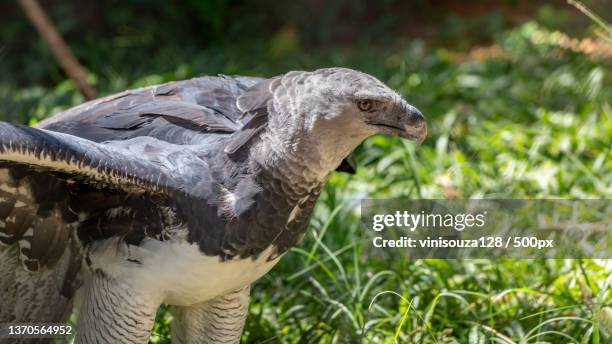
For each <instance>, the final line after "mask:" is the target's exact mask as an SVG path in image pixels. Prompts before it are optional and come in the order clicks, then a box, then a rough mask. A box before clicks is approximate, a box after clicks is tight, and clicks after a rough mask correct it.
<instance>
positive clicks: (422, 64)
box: [0, 22, 612, 344]
mask: <svg viewBox="0 0 612 344" xmlns="http://www.w3.org/2000/svg"><path fill="white" fill-rule="evenodd" d="M562 43H563V42H561V41H560V40H559V36H558V35H555V33H552V32H549V31H547V30H546V29H543V28H542V27H540V26H538V25H537V24H536V23H533V22H532V23H528V24H525V25H523V26H521V27H519V28H516V29H514V30H511V31H508V32H506V33H504V34H503V35H501V36H500V37H499V39H498V40H497V41H496V43H495V44H494V45H493V46H491V47H489V48H487V49H484V50H479V51H472V52H471V53H457V52H453V51H448V50H444V49H434V50H428V49H425V48H423V45H422V44H421V43H419V42H413V43H411V44H408V45H406V46H403V47H402V48H401V49H397V50H394V51H393V52H392V53H388V52H386V53H385V54H384V55H382V56H381V54H380V53H378V55H376V54H367V53H362V54H353V53H334V54H332V55H325V54H322V55H321V56H318V55H313V54H311V55H304V54H301V52H295V55H290V56H288V57H287V61H289V62H285V64H291V63H295V65H294V66H299V68H304V69H309V68H313V67H316V66H320V65H322V64H327V65H329V64H343V65H348V66H353V67H356V68H359V69H362V70H364V71H366V72H372V73H374V74H376V75H378V76H380V77H381V78H383V79H384V80H385V81H387V82H388V83H389V84H390V85H391V86H392V87H394V88H395V89H397V90H398V92H400V93H401V94H402V95H403V96H404V97H405V99H407V100H408V101H409V102H410V103H412V104H413V105H415V106H417V107H418V108H420V109H421V110H422V112H423V113H424V114H425V115H426V117H427V118H428V123H429V128H430V135H429V137H428V139H427V140H426V141H425V143H424V145H423V146H421V147H418V148H417V147H415V146H414V145H413V144H411V143H407V142H404V141H401V140H399V139H396V138H388V137H382V136H379V137H374V138H371V139H369V140H368V141H366V142H365V143H364V144H363V145H361V146H360V147H359V148H358V149H357V151H356V152H355V158H356V160H357V162H358V165H359V169H358V173H357V174H356V175H354V176H348V175H344V174H335V175H333V176H332V178H331V180H330V181H329V183H328V185H327V187H326V190H325V192H324V193H323V195H322V196H321V199H320V201H319V203H318V204H317V208H316V211H315V215H314V217H313V219H312V222H311V227H310V229H309V231H308V233H307V236H306V239H305V241H304V243H302V244H301V245H300V246H299V247H296V248H294V249H292V250H291V252H290V253H289V254H288V255H287V256H286V257H285V258H284V259H283V260H282V261H281V263H280V264H279V265H278V266H277V267H276V268H275V269H274V270H273V271H272V272H271V273H269V274H268V275H266V276H265V277H263V278H262V279H261V280H260V281H258V282H257V283H256V284H255V285H254V287H253V289H252V290H253V291H252V301H251V306H250V315H249V318H248V321H247V325H246V329H245V332H244V335H243V341H244V342H248V343H277V342H281V343H357V342H363V343H423V344H424V343H470V344H485V343H487V344H488V343H506V344H511V343H515V344H527V343H593V344H600V343H601V344H603V343H612V292H611V291H610V285H611V284H612V264H611V263H610V261H605V260H509V259H508V260H495V261H493V260H483V259H479V260H461V261H459V260H433V259H432V260H408V259H406V258H405V257H403V256H401V255H400V254H397V253H396V252H394V251H383V250H376V249H373V247H372V246H371V244H370V240H371V237H372V236H371V233H369V232H367V231H366V230H365V229H364V228H363V227H362V226H361V224H360V221H359V213H358V211H359V200H360V199H362V198H367V197H370V198H388V197H413V198H419V197H422V198H609V197H611V196H612V172H611V171H612V146H611V144H610V138H611V137H612V108H611V105H610V99H612V87H611V86H612V83H611V78H612V75H611V73H610V60H609V57H608V58H607V59H606V58H602V57H601V56H597V55H586V54H583V53H582V52H579V51H578V52H576V51H573V50H571V49H567V48H565V47H564V46H563V44H562ZM214 53H215V52H214V51H205V52H202V53H200V55H198V58H199V59H206V58H208V59H209V60H208V61H213V62H214V61H216V62H214V63H218V64H216V65H213V66H212V67H211V66H207V67H202V65H203V64H202V63H199V64H197V63H194V64H183V65H181V66H180V67H178V68H177V69H176V70H172V71H168V72H166V73H161V74H155V75H147V76H140V77H139V78H133V79H125V78H122V77H118V76H117V75H114V74H112V73H107V74H104V75H97V76H93V75H92V78H93V79H95V80H96V81H97V83H98V87H99V88H100V89H102V90H103V91H104V92H106V93H110V92H114V91H119V90H121V89H125V88H128V87H134V86H141V85H144V84H151V83H159V82H164V81H167V80H172V79H181V78H186V77H190V76H192V75H194V74H199V73H202V72H209V69H214V68H217V69H216V71H217V72H218V71H225V72H226V73H237V72H238V73H258V72H261V73H266V74H268V75H271V74H274V73H276V72H280V70H277V69H282V68H285V67H286V66H285V65H284V64H283V63H280V64H275V63H273V62H270V63H269V65H266V64H265V63H264V64H257V65H253V64H252V63H253V62H249V61H234V60H232V59H231V58H230V59H229V61H221V62H219V61H220V60H219V59H214V58H212V57H211V55H213V54H214ZM295 56H307V57H306V58H301V57H300V58H297V57H295ZM251 60H258V59H251ZM262 60H265V58H262ZM364 61H367V62H364ZM372 61H377V62H376V63H373V62H372ZM237 65H240V66H243V67H241V68H242V69H239V68H238V67H236V66H237ZM293 69H296V67H293ZM0 95H4V97H5V99H7V101H6V102H4V105H3V106H4V107H5V109H4V110H6V111H5V112H6V113H9V114H14V116H13V117H11V118H9V119H10V120H13V121H29V122H30V123H34V122H35V121H36V120H37V119H39V118H43V117H45V116H47V115H48V114H50V113H53V112H54V111H57V110H59V109H61V108H65V107H67V106H69V105H72V104H75V103H78V102H80V101H81V100H82V99H81V98H80V96H79V95H78V94H77V93H76V92H75V89H74V86H73V85H72V83H71V82H69V81H66V82H63V83H61V84H59V85H57V86H56V87H55V88H53V89H46V88H44V87H34V88H27V89H21V90H19V91H15V90H14V89H13V88H11V87H10V85H9V86H7V85H3V86H0ZM23 113H26V114H27V115H28V116H27V118H23V117H19V116H22V114H23ZM170 322H171V316H170V315H169V313H168V312H167V311H166V308H165V307H162V309H161V310H160V312H159V314H158V321H157V323H156V325H155V329H154V335H153V336H152V342H154V343H167V342H169V337H170V332H169V323H170Z"/></svg>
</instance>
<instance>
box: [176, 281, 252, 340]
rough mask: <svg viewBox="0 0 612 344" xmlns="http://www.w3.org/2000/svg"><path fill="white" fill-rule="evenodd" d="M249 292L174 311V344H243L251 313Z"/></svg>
mask: <svg viewBox="0 0 612 344" xmlns="http://www.w3.org/2000/svg"><path fill="white" fill-rule="evenodd" d="M249 290H250V286H246V287H244V288H242V289H240V290H238V291H236V292H233V293H229V294H226V295H223V296H219V297H217V298H214V299H212V300H210V301H206V302H203V303H199V304H196V305H193V306H189V307H173V311H172V313H173V315H174V317H175V319H174V321H173V322H172V343H173V344H179V343H181V344H182V343H198V344H204V343H206V344H209V343H239V342H240V336H241V335H242V330H243V329H244V323H245V321H246V318H247V315H248V312H249Z"/></svg>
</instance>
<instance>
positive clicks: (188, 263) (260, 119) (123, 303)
mask: <svg viewBox="0 0 612 344" xmlns="http://www.w3.org/2000/svg"><path fill="white" fill-rule="evenodd" d="M425 132H426V128H425V123H424V119H423V117H422V115H421V114H420V113H419V112H418V110H416V109H415V108H413V107H412V106H410V105H408V104H407V103H406V102H405V101H403V100H402V99H401V98H400V97H399V96H398V95H397V94H396V93H395V92H393V91H392V90H390V89H389V88H388V87H386V86H385V85H384V84H383V83H381V82H380V81H378V80H377V79H375V78H373V77H371V76H369V75H367V74H363V73H360V72H357V71H353V70H350V69H343V68H329V69H321V70H317V71H314V72H289V73H287V74H284V75H282V76H278V77H275V78H271V79H260V78H250V77H227V76H220V77H202V78H196V79H191V80H186V81H179V82H172V83H168V84H164V85H159V86H153V87H146V88H142V89H138V90H132V91H126V92H123V93H120V94H117V95H113V96H109V97H106V98H102V99H100V100H96V101H92V102H88V103H85V104H83V105H80V106H77V107H75V108H73V109H70V110H68V111H66V112H64V113H62V114H60V115H57V116H55V117H53V118H51V119H49V120H47V121H43V122H42V123H40V125H39V126H38V128H28V127H23V126H14V125H10V124H6V123H1V122H0V256H2V257H3V258H5V259H3V261H2V262H0V273H2V275H0V286H1V287H2V288H3V290H4V291H6V292H7V294H6V295H8V299H9V300H10V301H9V302H8V303H4V304H3V305H1V306H0V322H28V321H29V322H32V321H34V322H42V321H64V320H65V319H66V314H68V313H69V309H70V306H71V302H72V300H74V299H75V295H77V294H76V292H77V290H79V288H81V286H82V285H83V284H85V287H84V288H81V290H84V292H82V293H80V294H83V295H84V296H83V297H82V299H83V301H82V303H83V306H82V309H81V314H80V318H79V325H78V331H79V335H78V336H77V341H81V342H95V341H99V342H100V341H101V342H113V341H115V340H116V338H115V337H117V336H124V337H125V338H132V339H131V340H128V342H134V341H136V342H138V341H142V342H145V341H146V338H148V337H147V335H148V331H149V330H150V326H151V324H152V321H153V320H154V315H155V310H156V309H157V306H158V305H159V304H160V303H162V302H166V303H169V304H172V305H176V306H177V307H178V308H177V309H176V312H177V313H180V314H182V320H179V321H184V322H185V323H186V324H188V323H194V322H195V323H196V324H197V323H198V322H202V323H206V324H208V325H206V326H199V327H198V326H187V325H180V324H179V325H177V326H178V328H180V329H182V330H181V331H182V332H181V333H180V335H178V337H177V338H178V339H177V340H180V339H181V338H190V339H189V340H188V342H198V341H199V342H210V340H208V339H210V338H215V342H219V341H221V339H220V338H225V339H227V340H228V341H229V342H235V341H237V340H238V339H239V337H240V336H239V335H240V332H241V329H242V325H243V324H244V318H245V316H246V309H247V307H246V303H245V301H244V300H245V297H246V298H247V299H248V286H249V285H250V283H252V282H253V281H254V280H256V279H257V278H259V277H260V276H261V275H262V274H264V273H265V272H267V271H268V270H269V269H270V268H271V267H272V266H273V265H274V264H275V263H276V262H277V261H278V258H279V257H280V256H281V255H282V254H283V253H285V252H286V251H287V250H288V249H289V248H290V247H292V246H294V245H296V244H297V243H298V242H299V240H301V238H302V236H303V233H304V231H305V230H306V227H307V225H308V221H309V218H310V214H311V212H312V209H313V206H314V204H315V202H316V200H317V198H318V195H319V193H320V192H321V189H322V187H323V185H324V183H325V181H326V179H327V177H328V175H329V174H330V173H331V172H332V171H333V170H334V169H336V168H338V167H339V166H340V165H341V163H342V161H343V159H344V158H346V157H347V156H348V155H349V153H350V152H351V151H352V150H353V149H354V148H355V147H356V146H357V145H358V144H359V143H360V142H361V141H363V140H364V139H365V138H367V137H368V136H370V135H373V134H377V133H384V134H394V135H400V136H402V137H405V138H408V139H413V140H417V141H422V140H423V138H424V136H425ZM343 166H346V165H343ZM19 265H22V266H23V268H22V267H21V266H19ZM24 272H26V275H27V276H28V277H20V276H22V275H24ZM29 276H38V277H37V278H38V280H39V281H40V278H42V279H43V280H44V283H45V284H46V285H48V287H47V288H45V289H44V292H41V291H35V290H33V289H34V288H30V289H32V290H30V289H28V288H22V287H21V286H22V285H24V284H26V285H27V284H31V283H33V282H32V281H31V277H29ZM40 276H45V277H40ZM183 276H185V277H183ZM240 290H247V292H246V294H245V292H241V293H239V292H238V291H240ZM236 293H238V294H237V295H239V296H236V297H231V295H234V294H236ZM240 295H242V296H240ZM244 295H247V296H244ZM238 299H240V300H242V301H241V302H240V303H239V304H237V305H236V306H235V307H234V306H232V302H233V301H231V302H230V301H228V300H238ZM211 304H215V305H217V306H215V307H213V308H214V309H217V310H218V309H227V311H226V313H227V314H231V317H232V318H233V319H235V320H236V321H234V322H232V324H234V325H235V326H234V325H232V326H230V328H231V329H230V328H226V329H222V326H216V327H215V326H214V324H211V323H210V322H211V321H213V322H214V319H216V318H217V317H218V316H219V314H216V313H214V312H212V313H211V309H212V308H211V306H210V305H211ZM28 305H29V306H28ZM100 305H104V307H101V306H100ZM223 305H226V306H227V307H225V308H224V306H223ZM228 305H229V306H228ZM92 307H93V308H92ZM96 307H97V308H96ZM26 308H29V309H28V310H26ZM236 309H239V310H240V312H238V311H235V310H236ZM98 313H103V314H105V315H106V316H108V317H111V318H112V317H117V318H118V319H136V320H137V321H136V322H134V323H130V324H127V325H125V326H122V327H121V330H119V329H117V331H115V332H113V331H114V330H113V325H112V322H111V323H104V324H101V325H99V326H98V327H96V326H97V325H95V324H94V323H93V322H95V321H96V318H95V317H96V314H98ZM189 314H193V317H194V319H186V317H187V318H189V316H188V315H189ZM179 318H181V317H179ZM197 319H200V320H197ZM211 319H212V320H211ZM236 324H237V325H236ZM215 328H217V329H220V330H219V331H218V333H215V330H214V329H215ZM186 329H187V330H186ZM122 331H123V332H122ZM126 331H127V332H126ZM228 331H229V332H228ZM230 332H231V333H230ZM177 333H178V332H177ZM81 334H82V335H81ZM179 337H180V338H179ZM113 338H114V339H113ZM207 338H208V339H207ZM183 340H185V339H183Z"/></svg>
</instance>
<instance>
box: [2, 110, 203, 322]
mask: <svg viewBox="0 0 612 344" xmlns="http://www.w3.org/2000/svg"><path fill="white" fill-rule="evenodd" d="M141 141H143V142H140V143H138V142H131V143H130V142H127V141H126V142H125V143H126V145H127V144H128V143H130V144H129V145H127V147H126V148H122V147H121V146H120V145H117V144H111V145H107V144H100V143H95V142H92V141H89V140H86V139H82V138H78V137H74V136H71V135H67V134H62V133H55V132H50V131H47V130H41V129H35V128H29V127H24V126H14V125H10V124H7V123H2V122H0V258H1V260H0V273H1V275H0V287H1V288H2V294H3V300H4V301H3V302H2V304H1V305H0V322H16V321H59V320H61V319H62V317H63V316H65V314H66V312H68V311H69V304H70V299H71V297H72V296H73V295H72V294H73V293H74V291H75V289H76V288H77V287H78V281H77V274H78V272H79V270H80V265H81V263H80V259H81V254H80V252H79V246H80V245H81V243H82V242H86V241H87V240H96V239H104V238H109V237H113V236H120V237H122V238H124V240H125V241H126V242H130V241H133V242H138V240H142V237H143V236H152V237H156V236H157V237H158V236H161V235H163V226H164V219H163V214H160V213H159V210H158V209H159V208H158V207H153V206H151V202H152V201H151V200H152V199H155V200H158V202H160V203H163V202H164V199H166V198H167V197H170V196H171V195H172V196H173V197H181V196H179V194H180V195H183V196H187V197H190V196H193V195H191V194H190V193H189V192H190V188H189V182H188V181H186V180H182V179H180V178H183V177H182V176H181V175H180V173H176V171H173V170H172V166H166V165H164V164H163V163H161V162H159V161H156V160H155V158H160V156H161V159H160V160H163V159H164V158H163V155H162V153H163V152H160V151H159V149H155V142H156V141H157V140H155V139H152V138H143V140H141ZM166 145H168V144H167V143H166ZM138 147H142V149H140V148H138ZM159 147H163V146H158V148H159ZM148 151H149V152H150V153H147V152H148ZM147 154H149V155H150V156H147ZM188 168H189V166H187V170H186V171H184V173H186V174H189V170H188ZM185 178H187V179H189V178H192V176H187V177H185ZM77 236H78V239H77ZM20 265H23V266H24V267H25V269H22V268H20ZM41 303H42V304H44V306H43V305H41Z"/></svg>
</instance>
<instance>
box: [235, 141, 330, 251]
mask: <svg viewBox="0 0 612 344" xmlns="http://www.w3.org/2000/svg"><path fill="white" fill-rule="evenodd" d="M259 144H260V145H259V147H257V148H258V149H257V150H253V151H251V154H252V155H251V159H250V160H251V164H252V169H251V172H254V171H256V173H255V175H254V176H253V177H254V179H255V180H256V184H257V186H258V187H259V188H260V189H259V191H258V192H257V193H256V194H254V195H250V196H249V198H250V197H252V201H253V203H252V204H253V205H254V206H253V207H250V209H249V210H248V211H247V212H245V213H241V214H238V218H237V219H238V223H240V226H247V225H248V226H249V232H250V233H252V237H253V238H256V241H257V242H255V240H253V241H251V243H250V244H251V247H250V248H249V249H248V250H247V251H251V250H252V251H251V252H246V253H247V255H248V256H251V255H253V256H256V255H257V254H258V253H259V252H261V251H263V250H264V249H265V248H267V247H269V246H271V245H272V246H274V247H275V248H276V253H277V254H282V253H284V252H286V251H287V250H288V249H289V248H291V247H292V246H294V245H296V244H297V243H298V242H299V241H300V240H301V239H302V237H303V235H304V232H305V231H306V229H307V228H308V223H309V220H310V215H311V214H312V210H313V208H314V205H315V203H316V200H317V199H318V197H319V194H320V192H321V190H322V188H323V186H324V184H325V182H326V180H327V176H328V175H329V173H330V172H331V170H329V171H322V170H321V165H313V164H312V162H311V161H308V159H300V158H299V157H298V156H295V155H286V154H284V152H283V151H279V150H275V149H272V147H271V146H270V145H266V144H265V142H260V143H259Z"/></svg>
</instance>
